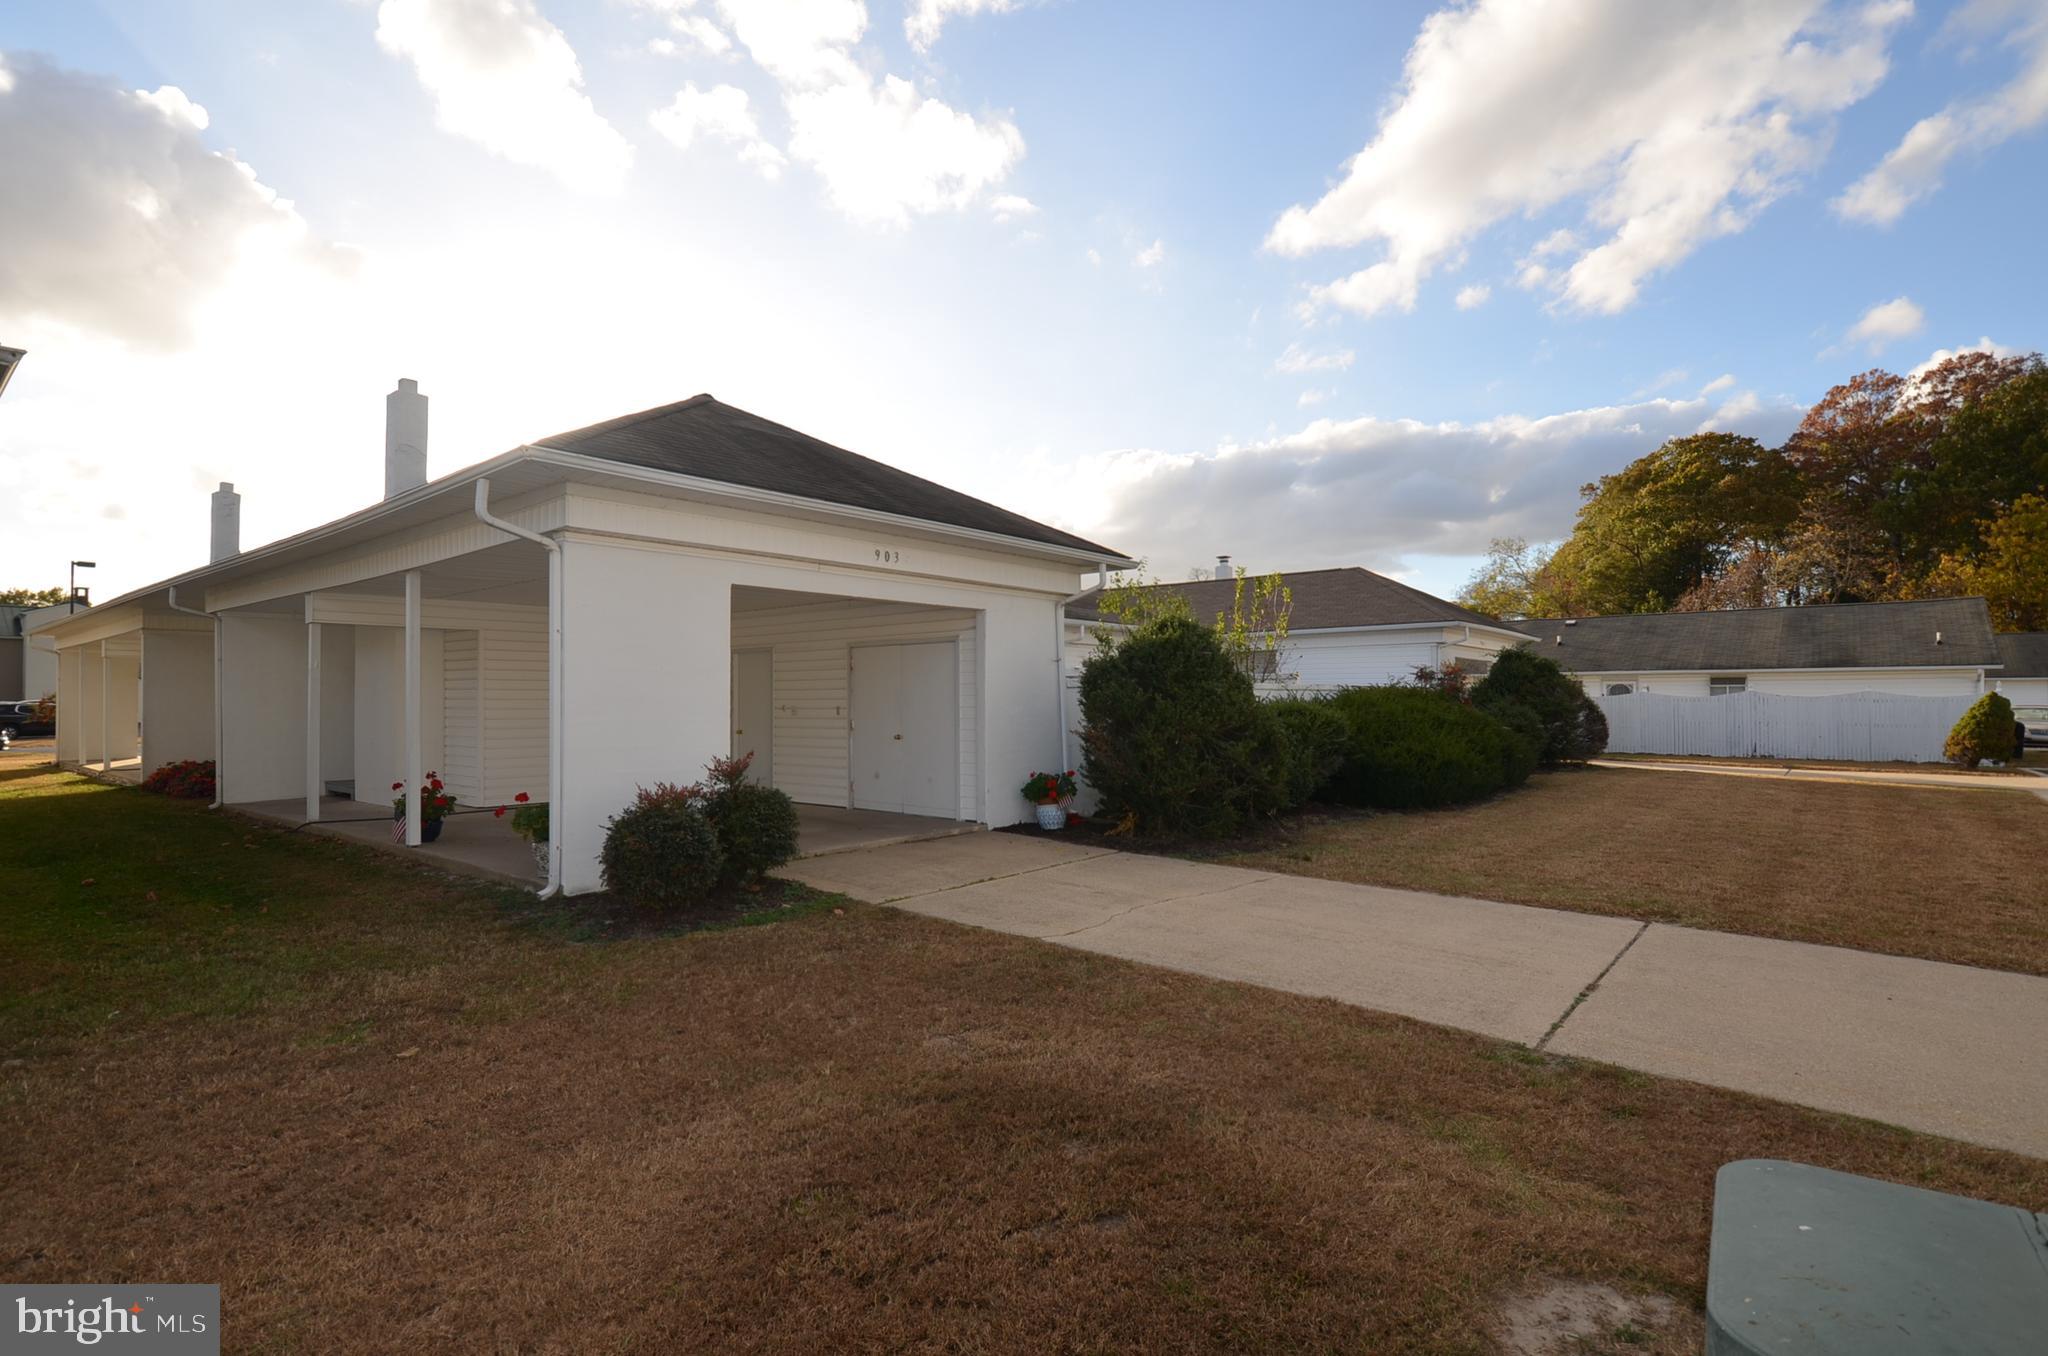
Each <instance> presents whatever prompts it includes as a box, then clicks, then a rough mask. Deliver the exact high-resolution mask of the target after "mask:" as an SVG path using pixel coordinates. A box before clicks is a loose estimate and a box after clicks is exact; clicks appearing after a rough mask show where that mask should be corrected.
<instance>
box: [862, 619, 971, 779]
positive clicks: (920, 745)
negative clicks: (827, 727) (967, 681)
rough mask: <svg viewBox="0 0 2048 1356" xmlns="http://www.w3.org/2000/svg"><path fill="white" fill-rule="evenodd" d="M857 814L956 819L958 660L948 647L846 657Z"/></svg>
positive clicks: (888, 649)
mask: <svg viewBox="0 0 2048 1356" xmlns="http://www.w3.org/2000/svg"><path fill="white" fill-rule="evenodd" d="M850 665H851V668H852V673H851V675H850V678H851V681H852V688H853V692H852V715H853V728H852V730H851V732H850V737H849V739H848V749H847V752H848V764H849V773H850V779H851V781H852V783H853V806H854V808H855V809H857V810H890V811H893V812H895V813H897V814H910V815H936V816H938V817H940V818H943V819H958V818H959V817H960V660H959V651H958V650H957V649H955V647H954V645H953V643H952V642H951V641H940V642H937V643H935V644H924V645H859V646H855V647H854V649H853V650H852V652H851V657H850Z"/></svg>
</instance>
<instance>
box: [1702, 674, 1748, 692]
mask: <svg viewBox="0 0 2048 1356" xmlns="http://www.w3.org/2000/svg"><path fill="white" fill-rule="evenodd" d="M1748 690H1749V677H1748V675H1747V674H1741V673H1723V674H1717V675H1716V676H1714V677H1712V678H1709V679H1707V695H1708V696H1710V697H1727V696H1731V695H1733V694H1735V693H1738V692H1747V691H1748Z"/></svg>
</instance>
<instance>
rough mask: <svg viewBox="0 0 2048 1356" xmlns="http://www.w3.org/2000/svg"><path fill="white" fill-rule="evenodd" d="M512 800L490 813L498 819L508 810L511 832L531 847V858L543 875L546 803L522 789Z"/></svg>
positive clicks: (545, 854) (545, 870) (545, 852)
mask: <svg viewBox="0 0 2048 1356" xmlns="http://www.w3.org/2000/svg"><path fill="white" fill-rule="evenodd" d="M512 800H513V804H512V805H500V806H499V807H498V808H497V809H495V810H493V811H491V813H492V814H493V815H495V816H497V817H498V818H499V819H503V818H504V817H505V816H506V814H507V813H508V812H509V813H510V814H511V816H512V832H514V833H516V834H518V835H519V836H520V837H521V838H524V839H525V840H526V845H527V846H528V847H530V848H532V849H533V860H534V862H535V863H536V864H538V865H539V867H540V873H541V875H543V876H545V875H547V873H548V803H547V802H546V801H535V800H534V798H533V797H532V796H529V795H527V794H526V793H525V792H524V791H521V792H520V793H519V794H518V795H516V796H514V797H512ZM515 806H516V808H515Z"/></svg>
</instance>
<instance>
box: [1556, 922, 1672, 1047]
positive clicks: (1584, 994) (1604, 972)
mask: <svg viewBox="0 0 2048 1356" xmlns="http://www.w3.org/2000/svg"><path fill="white" fill-rule="evenodd" d="M1649 930H1650V925H1649V924H1648V923H1644V924H1643V925H1642V926H1641V927H1639V928H1637V929H1636V930H1635V931H1634V932H1633V933H1631V934H1630V935H1629V939H1628V940H1627V941H1625V942H1623V943H1622V944H1621V950H1619V951H1617V952H1615V953H1614V959H1613V960H1610V961H1608V962H1607V964H1605V965H1603V966H1601V967H1600V973H1599V974H1597V975H1595V976H1593V982H1592V983H1590V984H1588V985H1587V986H1586V987H1585V988H1583V989H1581V990H1579V994H1578V997H1576V998H1574V999H1572V1001H1571V1004H1570V1006H1568V1007H1567V1008H1565V1010H1564V1011H1563V1012H1561V1013H1559V1014H1558V1017H1557V1020H1556V1021H1554V1022H1552V1023H1551V1024H1550V1030H1548V1031H1546V1032H1544V1033H1543V1039H1542V1040H1540V1041H1537V1042H1536V1044H1534V1045H1532V1046H1530V1047H1529V1048H1530V1049H1532V1050H1541V1049H1542V1048H1543V1047H1544V1046H1546V1045H1548V1044H1550V1038H1551V1037H1553V1036H1555V1035H1556V1034H1557V1030H1558V1028H1559V1027H1561V1026H1563V1025H1564V1024H1565V1022H1567V1021H1568V1020H1570V1018H1571V1015H1572V1014H1573V1013H1575V1012H1577V1011H1578V1010H1579V1004H1581V1003H1583V1002H1585V1001H1586V1000H1587V999H1588V998H1591V997H1592V996H1593V990H1595V989H1597V988H1599V987H1600V981H1601V980H1603V979H1605V978H1607V976H1608V973H1609V972H1610V971H1612V970H1613V969H1614V967H1615V966H1617V965H1619V964H1621V958H1622V957H1623V956H1626V955H1627V954H1628V949H1629V948H1630V947H1632V946H1634V945H1635V944H1636V943H1637V942H1639V941H1641V940H1642V939H1643V934H1644V933H1646V932H1648V931H1649Z"/></svg>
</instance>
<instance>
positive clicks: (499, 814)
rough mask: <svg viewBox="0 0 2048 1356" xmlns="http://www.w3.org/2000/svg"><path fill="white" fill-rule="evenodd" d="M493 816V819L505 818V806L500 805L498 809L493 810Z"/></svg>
mask: <svg viewBox="0 0 2048 1356" xmlns="http://www.w3.org/2000/svg"><path fill="white" fill-rule="evenodd" d="M491 817H492V818H493V819H503V818H504V817H505V807H504V806H502V805H500V806H499V807H498V808H497V809H495V810H493V811H491Z"/></svg>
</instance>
